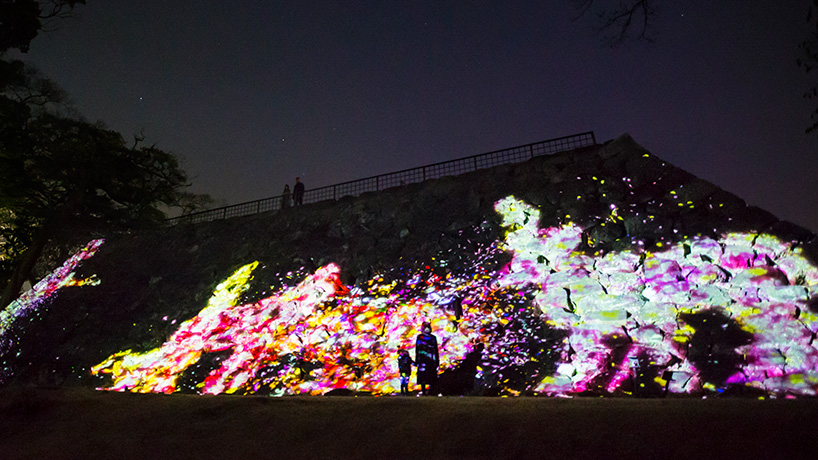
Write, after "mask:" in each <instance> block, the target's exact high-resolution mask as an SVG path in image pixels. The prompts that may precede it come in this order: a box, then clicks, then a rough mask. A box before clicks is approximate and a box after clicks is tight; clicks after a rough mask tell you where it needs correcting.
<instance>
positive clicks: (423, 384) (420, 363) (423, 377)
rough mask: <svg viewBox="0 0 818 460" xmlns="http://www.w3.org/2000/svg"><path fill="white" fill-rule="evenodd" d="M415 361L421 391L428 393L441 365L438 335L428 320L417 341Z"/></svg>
mask: <svg viewBox="0 0 818 460" xmlns="http://www.w3.org/2000/svg"><path fill="white" fill-rule="evenodd" d="M415 361H416V362H417V367H418V370H417V379H418V385H420V393H421V394H423V395H428V394H430V392H431V389H432V385H434V384H435V381H436V380H437V368H438V366H440V356H438V350H437V337H435V336H434V335H432V324H431V323H430V322H428V321H426V322H424V323H423V327H422V328H421V332H420V334H418V338H417V342H416V343H415Z"/></svg>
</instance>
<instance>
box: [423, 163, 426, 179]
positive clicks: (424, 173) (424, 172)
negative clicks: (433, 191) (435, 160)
mask: <svg viewBox="0 0 818 460" xmlns="http://www.w3.org/2000/svg"><path fill="white" fill-rule="evenodd" d="M423 180H426V166H424V167H423Z"/></svg>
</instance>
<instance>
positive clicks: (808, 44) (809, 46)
mask: <svg viewBox="0 0 818 460" xmlns="http://www.w3.org/2000/svg"><path fill="white" fill-rule="evenodd" d="M807 23H808V24H809V26H810V34H809V37H807V38H806V39H805V40H804V41H802V42H801V43H800V44H799V45H798V49H799V50H800V51H801V56H800V57H799V58H798V60H797V61H796V62H797V63H798V67H800V68H802V69H803V70H804V72H806V73H807V74H810V75H811V76H812V77H813V79H814V77H815V75H816V73H811V72H812V71H813V70H816V69H818V0H812V4H811V5H810V6H809V11H808V12H807ZM811 85H812V88H810V89H809V90H808V91H807V92H806V93H804V97H805V98H806V99H809V100H812V101H818V82H816V81H814V80H813V82H812V84H811ZM811 117H812V124H811V125H810V126H808V127H807V130H806V132H807V134H809V133H813V132H814V133H818V108H816V109H815V110H814V111H813V112H812V114H811Z"/></svg>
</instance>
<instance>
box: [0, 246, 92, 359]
mask: <svg viewBox="0 0 818 460" xmlns="http://www.w3.org/2000/svg"><path fill="white" fill-rule="evenodd" d="M103 242H104V240H102V239H98V240H93V241H91V242H90V243H88V244H87V245H85V247H84V248H82V249H81V250H80V251H79V252H77V253H76V254H74V255H73V256H71V257H70V258H69V259H68V260H67V261H65V263H64V264H62V266H61V267H59V268H58V269H56V270H54V272H52V273H51V274H50V275H48V276H46V277H45V278H43V279H42V280H40V282H38V283H37V284H35V285H34V286H33V287H32V288H31V289H30V290H28V291H26V292H25V293H23V295H21V296H20V297H19V298H17V299H16V300H14V301H12V302H11V303H10V304H9V305H8V306H6V308H5V309H3V310H2V311H0V353H4V352H6V351H8V350H9V349H10V347H11V338H10V337H9V334H8V330H9V328H10V327H11V325H12V323H13V322H14V321H15V320H18V319H20V318H24V317H26V316H27V315H30V314H32V312H35V311H36V310H37V308H38V307H40V306H41V305H42V304H43V302H44V301H45V300H46V299H48V298H50V297H52V296H53V295H55V294H56V293H57V291H59V290H60V289H62V288H64V287H67V286H84V285H91V286H94V285H97V284H99V279H98V278H97V277H96V276H90V277H88V278H84V279H80V278H77V276H76V269H77V267H78V266H79V265H80V263H82V261H83V260H86V259H88V258H90V257H92V256H93V255H94V254H96V253H97V251H98V250H99V247H100V246H102V243H103Z"/></svg>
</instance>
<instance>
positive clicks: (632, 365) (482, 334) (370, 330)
mask: <svg viewBox="0 0 818 460" xmlns="http://www.w3.org/2000/svg"><path fill="white" fill-rule="evenodd" d="M495 209H496V210H497V212H499V213H500V214H501V215H502V216H503V225H504V226H505V227H507V229H508V231H507V234H506V237H505V239H504V241H503V242H502V244H500V245H499V246H500V247H501V248H502V249H504V250H506V251H508V252H510V253H511V254H512V256H513V257H512V260H511V262H510V263H509V264H508V265H507V266H506V267H504V268H503V269H502V270H500V271H499V272H497V273H485V272H484V271H482V270H481V268H480V267H479V266H474V267H472V269H473V270H472V272H473V273H475V275H474V276H472V277H458V276H454V275H452V274H450V275H447V276H445V277H443V276H438V275H435V274H433V273H431V271H428V272H416V273H411V274H407V275H404V276H403V277H402V278H400V277H399V278H397V279H395V278H393V279H387V278H385V277H383V276H376V277H375V278H373V279H372V280H370V281H369V282H368V283H365V285H363V286H353V287H347V286H343V285H342V284H341V283H340V282H339V281H338V273H339V270H340V268H339V267H337V266H336V265H334V264H330V265H327V266H324V267H321V268H320V269H319V270H317V271H316V272H315V273H313V274H311V275H309V276H307V277H306V278H305V279H304V280H303V281H302V282H301V283H299V284H298V285H297V286H294V287H289V288H285V289H283V290H282V291H280V292H278V293H276V294H275V295H273V296H271V297H268V298H265V299H262V300H259V301H257V302H254V303H251V304H247V305H238V304H237V302H238V299H239V296H240V294H241V293H242V292H244V290H245V289H247V286H248V283H250V282H251V280H252V272H253V270H254V269H255V268H256V267H257V265H258V263H257V262H254V263H252V264H249V265H246V266H244V267H242V268H241V269H239V270H238V271H237V272H236V273H235V274H234V275H232V276H231V277H229V278H228V279H227V280H225V281H224V282H223V283H222V284H220V285H219V287H218V288H217V289H216V291H215V292H214V294H213V297H212V298H211V300H210V301H209V303H208V305H207V307H206V308H205V309H204V310H202V312H200V313H199V315H198V316H196V317H195V318H193V319H191V320H189V321H187V322H185V323H183V324H182V325H181V327H180V328H179V329H178V330H177V332H176V333H175V334H174V335H173V336H172V337H171V338H170V339H169V340H168V341H167V342H166V343H165V344H163V345H162V346H161V347H160V348H157V349H154V350H150V351H148V352H145V353H132V352H131V351H130V350H126V351H123V352H120V353H117V354H114V355H112V356H111V357H109V358H108V359H107V360H105V361H104V362H102V363H100V364H98V365H97V366H95V367H94V368H93V371H92V372H93V373H95V374H109V375H110V376H111V378H112V384H111V386H110V387H109V388H110V389H113V390H120V391H125V390H129V391H139V392H147V391H150V392H166V393H169V392H173V391H177V390H178V383H179V380H180V378H181V377H182V376H183V375H184V372H185V371H186V369H188V368H189V367H190V366H192V365H193V364H194V363H196V362H197V361H198V360H199V359H201V358H202V356H203V354H208V353H219V352H224V353H225V354H226V355H229V356H227V358H226V359H224V360H223V361H221V362H218V363H217V364H216V368H215V369H213V370H212V371H210V373H209V374H208V375H207V377H206V378H204V380H203V381H200V382H198V385H197V388H198V391H200V392H201V393H210V394H215V393H222V392H226V393H235V392H256V391H260V390H265V389H269V390H270V391H271V392H272V394H276V395H282V394H304V393H307V394H323V393H325V392H327V391H329V390H332V389H335V388H347V389H351V390H357V391H368V392H372V393H374V394H384V393H395V392H397V390H398V388H399V375H398V368H397V357H398V350H399V349H400V348H401V347H407V348H410V349H411V348H412V347H413V345H414V338H415V337H416V335H417V333H418V329H419V328H420V325H421V324H422V323H423V321H427V320H428V321H431V322H432V324H433V328H434V333H435V334H436V335H437V336H438V339H439V343H440V344H441V350H440V356H441V370H442V371H447V370H449V371H451V370H454V369H455V368H457V367H458V366H461V365H463V363H464V361H465V360H467V358H468V357H469V356H474V354H475V353H478V354H479V355H480V356H479V361H478V364H477V366H476V373H475V374H474V375H473V378H474V380H475V381H476V384H477V385H478V387H479V386H481V385H482V387H483V389H487V388H489V387H491V388H494V389H495V390H498V391H497V392H499V393H506V394H519V393H520V392H522V391H526V392H535V393H539V394H550V395H570V394H577V393H583V392H587V391H593V392H597V393H603V394H606V393H607V394H621V393H626V394H627V393H631V392H636V391H638V390H639V388H640V386H642V387H643V386H645V385H646V384H647V385H648V386H650V385H653V386H660V387H665V388H666V390H667V391H671V392H678V393H699V392H702V391H721V390H723V389H724V388H726V387H729V386H744V387H751V388H757V389H761V390H764V391H768V392H772V393H787V394H801V395H814V394H816V389H818V350H816V348H815V343H814V338H815V336H816V331H818V317H817V316H816V315H815V313H814V312H812V311H810V310H809V308H807V307H806V305H807V302H809V301H810V299H813V298H814V297H815V296H816V289H818V270H816V268H815V267H813V266H812V265H810V264H809V263H808V262H807V261H806V260H805V259H804V258H803V257H802V256H801V255H800V250H799V249H797V248H796V249H793V248H792V247H791V246H790V245H789V244H786V243H783V242H781V241H779V240H777V239H776V238H774V237H771V236H769V235H754V234H729V235H726V236H724V237H723V238H721V239H720V240H718V241H716V240H713V239H710V238H692V239H688V240H685V241H683V242H680V243H678V244H676V245H674V246H670V247H668V248H667V249H665V250H663V251H661V252H648V251H644V252H641V253H631V252H610V253H597V254H589V253H587V252H585V251H583V250H580V248H582V247H583V246H582V240H583V235H582V229H581V228H579V227H578V226H576V225H573V224H568V225H565V226H562V227H558V228H545V229H540V228H538V227H537V222H538V221H539V211H538V210H537V209H536V208H534V207H532V206H530V205H528V204H526V203H524V202H522V201H520V200H517V199H515V198H514V197H508V198H505V199H503V200H500V201H499V202H498V203H497V204H496V206H495ZM613 215H615V214H613ZM548 360H551V363H550V364H549V363H547V362H545V361H548Z"/></svg>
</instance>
